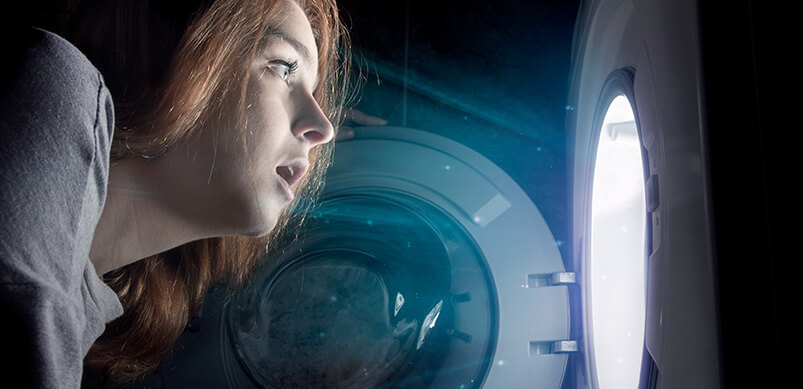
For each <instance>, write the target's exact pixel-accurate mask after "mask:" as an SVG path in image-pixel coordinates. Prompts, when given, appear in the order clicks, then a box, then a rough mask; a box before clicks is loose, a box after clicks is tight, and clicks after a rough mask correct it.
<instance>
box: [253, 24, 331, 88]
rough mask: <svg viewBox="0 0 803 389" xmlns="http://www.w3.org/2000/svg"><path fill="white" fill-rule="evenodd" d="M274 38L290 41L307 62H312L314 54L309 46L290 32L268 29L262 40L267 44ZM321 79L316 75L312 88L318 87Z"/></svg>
mask: <svg viewBox="0 0 803 389" xmlns="http://www.w3.org/2000/svg"><path fill="white" fill-rule="evenodd" d="M274 39H278V40H282V41H285V42H287V43H289V44H290V46H293V48H294V49H296V51H297V52H298V53H299V54H301V57H302V59H303V60H304V62H306V63H311V62H312V60H311V58H312V56H311V55H310V52H309V50H308V49H307V46H304V45H303V44H302V43H301V42H299V41H298V40H296V38H293V37H292V36H291V35H290V34H288V33H286V32H284V31H281V30H271V31H268V32H266V33H265V36H264V37H263V38H262V41H263V44H267V43H268V41H271V40H274ZM319 80H320V79H319V77H315V85H313V88H312V90H313V91H315V90H316V89H318V81H319Z"/></svg>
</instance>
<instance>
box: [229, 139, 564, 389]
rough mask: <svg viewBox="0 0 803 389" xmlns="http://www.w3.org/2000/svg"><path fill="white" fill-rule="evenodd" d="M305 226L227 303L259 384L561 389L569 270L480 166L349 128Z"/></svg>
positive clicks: (530, 212)
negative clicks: (350, 132) (351, 135)
mask: <svg viewBox="0 0 803 389" xmlns="http://www.w3.org/2000/svg"><path fill="white" fill-rule="evenodd" d="M307 221H308V222H307V224H306V226H305V227H304V230H303V232H302V233H301V234H300V236H301V238H300V239H299V240H298V241H297V242H296V243H295V245H294V246H292V247H290V248H288V249H287V250H286V251H285V255H284V256H282V257H281V258H278V259H272V261H271V262H270V263H269V264H268V265H266V266H264V267H263V268H261V269H260V270H259V272H258V274H257V276H256V278H255V279H256V281H255V282H253V283H252V284H251V285H250V286H249V287H248V288H247V290H246V291H245V292H244V293H242V294H241V295H240V296H239V297H237V299H236V300H235V301H233V302H232V304H230V305H229V309H228V319H227V322H228V324H227V325H228V329H229V336H230V338H231V341H232V342H233V344H234V345H235V349H236V353H237V358H238V360H239V362H240V364H241V365H242V366H244V367H245V370H246V371H247V372H248V375H249V376H250V377H251V379H252V380H253V381H254V382H255V383H257V384H258V385H260V386H263V387H279V386H281V385H285V386H286V385H290V386H292V387H327V388H333V387H360V388H362V387H393V388H424V387H427V388H478V387H487V388H525V387H526V388H559V387H561V384H562V382H563V377H564V373H565V370H566V364H567V355H566V353H567V352H571V351H573V350H574V346H575V345H576V343H573V342H570V341H569V340H570V339H569V322H570V317H569V298H568V293H567V284H570V283H571V279H570V275H567V274H566V273H564V265H563V262H562V260H561V257H560V254H559V251H558V247H557V244H556V242H555V240H554V238H553V236H552V234H551V232H550V230H549V228H548V226H547V225H546V223H545V222H544V219H543V218H542V216H541V214H540V213H539V211H538V209H537V208H536V207H535V206H534V205H533V203H532V201H530V199H529V198H528V197H527V195H526V194H525V193H524V191H523V190H522V189H521V188H520V187H519V186H518V185H517V184H516V183H515V182H514V181H513V180H512V179H511V178H510V177H509V176H507V175H506V174H505V173H504V172H503V171H502V170H500V169H499V168H498V167H496V166H495V165H494V164H493V163H491V162H490V161H489V160H487V159H485V158H484V157H482V156H481V155H479V154H478V153H476V152H474V151H472V150H470V149H468V148H466V147H464V146H462V145H460V144H458V143H456V142H453V141H451V140H448V139H446V138H443V137H440V136H437V135H434V134H431V133H426V132H422V131H417V130H413V129H409V128H395V127H375V128H358V129H357V130H356V134H355V138H354V139H352V140H349V141H348V142H342V143H340V144H338V146H337V152H336V154H335V159H334V163H333V165H332V166H331V168H330V170H329V172H328V174H327V181H326V188H325V190H324V193H323V195H322V198H321V200H320V202H319V204H318V206H317V207H316V208H315V210H314V211H313V212H312V213H311V214H310V215H308V218H307Z"/></svg>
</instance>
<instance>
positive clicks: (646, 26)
mask: <svg viewBox="0 0 803 389" xmlns="http://www.w3.org/2000/svg"><path fill="white" fill-rule="evenodd" d="M696 11H697V7H696V2H695V1H674V0H672V1H670V0H660V1H635V0H596V1H585V2H583V4H582V6H581V9H580V13H579V14H578V18H577V24H576V29H575V35H574V43H573V46H574V48H573V57H572V80H571V89H570V103H569V106H568V116H567V126H568V128H567V135H568V139H569V141H568V143H569V151H570V155H571V157H570V159H571V161H570V166H571V170H570V175H571V177H570V182H572V193H573V200H572V204H571V209H572V212H573V217H572V233H573V238H572V257H573V258H572V266H573V267H574V268H575V269H578V272H579V274H581V276H580V277H578V278H579V280H580V281H579V284H580V285H579V286H580V288H581V290H582V293H581V295H582V309H581V312H580V314H581V315H582V323H583V333H584V334H585V336H584V337H583V344H582V349H583V350H584V363H585V373H584V374H583V376H582V377H578V382H582V383H585V385H587V386H588V387H591V388H603V389H604V388H617V389H618V388H652V387H662V388H717V387H719V355H718V346H717V339H718V333H717V314H716V295H715V288H714V285H715V274H714V273H713V272H714V270H713V269H714V268H715V264H714V259H713V255H712V252H711V246H712V244H711V215H710V213H709V210H710V205H709V203H708V194H707V192H706V188H708V187H709V186H710V181H709V178H708V176H707V173H706V167H705V147H704V146H705V145H704V144H703V140H704V139H705V133H704V129H703V127H702V126H701V123H702V121H701V117H700V107H701V104H702V101H703V100H702V97H701V95H700V93H701V92H700V88H699V80H700V78H701V77H700V69H701V68H700V61H699V37H698V35H697V31H698V28H697V18H696Z"/></svg>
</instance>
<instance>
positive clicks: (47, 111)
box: [0, 28, 114, 288]
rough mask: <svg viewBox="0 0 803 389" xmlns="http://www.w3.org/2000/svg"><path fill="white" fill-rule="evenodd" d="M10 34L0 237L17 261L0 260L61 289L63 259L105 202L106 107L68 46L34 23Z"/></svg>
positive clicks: (67, 266)
mask: <svg viewBox="0 0 803 389" xmlns="http://www.w3.org/2000/svg"><path fill="white" fill-rule="evenodd" d="M18 38H19V39H18V40H17V41H16V43H15V44H14V45H13V46H14V47H13V48H12V50H11V51H12V55H11V56H9V57H7V58H8V60H7V61H6V65H7V66H8V69H7V70H8V71H7V72H2V76H1V77H2V78H3V79H2V84H3V85H0V219H1V220H0V221H2V224H3V225H4V226H5V227H6V228H2V229H0V233H2V236H1V237H0V239H2V240H5V241H6V242H14V244H13V246H9V245H6V246H3V247H2V248H3V249H4V250H5V249H8V250H14V251H18V252H17V253H16V254H18V255H17V256H16V257H17V258H20V259H24V260H23V261H22V262H24V263H20V262H16V263H14V262H9V259H8V258H5V259H3V260H2V261H0V262H3V263H2V265H4V266H3V267H8V266H16V267H17V268H16V270H17V271H19V272H20V273H18V275H19V276H23V273H24V274H26V275H27V276H34V275H35V276H39V277H41V276H47V275H49V276H50V277H53V278H54V279H52V280H49V281H55V282H57V283H58V284H61V285H62V286H65V287H67V288H70V287H73V286H74V285H72V283H73V282H75V280H76V279H77V280H80V278H75V277H76V276H78V274H76V272H80V271H81V269H80V265H79V266H76V262H72V261H70V260H69V257H70V256H78V257H81V256H83V255H85V254H88V248H89V243H90V242H91V239H92V236H93V232H94V226H95V224H96V223H97V218H98V217H99V214H100V211H101V210H102V207H103V203H104V201H105V191H106V182H107V178H108V163H109V150H110V143H111V138H112V134H113V128H114V107H113V104H112V100H111V95H110V94H109V92H108V89H107V88H106V87H105V85H104V83H103V78H102V77H101V75H100V73H99V72H98V70H97V69H96V68H95V67H94V66H93V65H92V64H91V63H90V62H89V61H88V60H87V59H86V57H85V56H84V55H83V54H82V53H81V52H80V51H79V50H78V49H77V48H75V47H74V46H73V45H72V44H70V43H69V42H67V41H66V40H64V39H63V38H61V37H59V36H57V35H55V34H53V33H50V32H47V31H45V30H41V29H36V28H28V29H25V30H23V31H20V35H19V37H18ZM45 236H47V237H48V238H47V239H44V237H45ZM84 251H86V253H84ZM2 254H5V255H12V253H9V252H5V251H4V252H3V253H2ZM65 257H67V258H66V259H67V260H65ZM45 258H47V259H45ZM6 270H10V269H8V268H7V269H6ZM6 275H9V273H8V272H6V273H5V274H4V276H6Z"/></svg>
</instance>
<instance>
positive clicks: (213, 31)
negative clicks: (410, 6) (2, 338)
mask: <svg viewBox="0 0 803 389" xmlns="http://www.w3.org/2000/svg"><path fill="white" fill-rule="evenodd" d="M73 25H74V26H75V27H73V28H72V29H71V32H70V33H69V36H70V37H71V40H72V42H73V43H74V44H75V46H77V47H78V48H79V49H80V50H81V52H83V54H85V55H86V58H84V57H83V55H82V54H81V53H80V52H78V51H77V50H75V48H74V47H72V46H71V45H70V44H68V43H67V42H64V41H62V40H60V38H58V37H56V36H55V35H53V34H49V33H46V32H44V31H41V30H36V31H33V32H29V35H30V36H28V37H27V38H25V39H22V40H21V41H22V42H23V44H21V45H20V46H21V49H20V50H21V52H22V54H21V55H20V58H21V60H20V62H19V63H20V66H19V68H20V69H23V70H21V71H19V72H18V73H14V74H18V77H17V78H14V79H11V81H9V85H10V87H9V88H6V89H5V90H4V92H3V95H2V100H1V101H0V106H2V109H3V111H2V113H3V116H2V117H3V119H2V126H3V128H2V130H3V133H4V135H3V139H2V140H3V144H6V146H5V147H4V148H3V149H2V150H0V152H2V154H0V155H3V157H2V158H3V159H2V160H0V162H2V163H3V164H2V165H0V167H2V168H3V170H2V173H1V174H2V181H0V187H2V189H0V205H2V207H3V209H4V211H3V213H2V215H1V216H2V222H3V223H2V224H3V226H4V230H3V231H2V232H3V237H4V240H3V245H2V247H0V249H2V252H0V255H2V259H0V260H2V273H0V274H2V280H0V281H1V282H2V288H0V292H2V295H1V296H0V297H2V298H0V304H2V305H1V306H0V308H2V309H3V310H4V311H5V312H10V313H11V314H10V315H9V316H8V317H11V318H12V320H8V321H7V322H6V323H5V324H4V326H7V327H8V329H9V330H12V331H17V333H21V334H20V336H19V337H18V339H19V342H20V344H19V345H18V346H17V350H16V351H19V353H20V355H22V356H21V357H20V358H18V359H17V361H16V364H15V365H13V366H11V370H10V371H11V372H12V374H14V375H16V376H20V375H21V374H23V373H22V372H25V375H24V376H21V377H22V378H23V379H24V380H25V381H26V383H27V384H28V385H30V386H36V387H65V386H67V387H69V386H77V384H78V383H79V382H80V378H81V371H82V366H81V358H82V357H84V356H86V358H85V361H84V362H85V364H86V365H87V366H88V367H93V368H100V369H102V370H103V371H104V372H106V373H107V374H108V375H109V376H110V377H111V378H113V379H114V380H116V381H118V382H125V381H130V380H133V379H135V378H137V377H139V376H141V375H143V374H145V373H147V372H149V371H150V370H152V369H153V368H154V367H155V366H157V364H158V362H159V360H160V359H161V358H162V356H163V355H164V354H165V353H166V352H167V351H168V350H169V349H170V347H171V345H172V344H173V343H174V341H175V340H176V339H177V338H178V336H179V335H180V334H181V332H182V331H183V329H184V328H185V325H186V322H187V319H188V318H189V316H190V315H191V313H192V312H193V311H194V310H195V309H196V308H197V307H198V306H199V304H200V303H201V300H202V298H203V296H204V294H205V292H206V290H207V289H208V288H209V287H210V286H211V285H212V284H214V283H216V282H218V281H226V282H228V285H230V286H235V287H236V286H238V285H241V284H242V283H243V282H244V281H245V280H246V278H247V277H248V275H249V273H250V272H251V270H252V269H253V268H254V267H255V266H256V265H257V264H258V262H259V259H260V258H262V257H263V254H264V251H265V248H266V247H267V246H270V247H275V246H277V245H275V244H273V243H275V242H277V241H279V240H281V239H284V238H285V237H292V230H288V229H286V228H285V227H287V226H291V227H292V226H296V225H298V224H299V223H301V222H302V221H303V214H304V212H303V210H304V209H305V208H306V207H309V206H311V204H312V201H311V200H314V199H315V198H316V196H317V194H318V192H319V190H320V189H321V186H322V185H321V184H322V176H323V173H324V171H325V169H326V167H327V165H328V163H329V160H330V157H331V153H332V146H333V145H332V142H331V140H332V139H333V137H334V136H335V134H334V133H335V130H334V127H333V125H332V124H331V123H332V122H335V123H338V122H339V119H340V118H341V107H342V103H343V99H344V97H345V92H346V90H347V89H346V86H347V82H346V80H345V77H346V76H347V74H348V72H349V65H348V61H347V59H348V58H349V53H348V49H349V44H348V39H347V35H346V33H345V31H344V29H343V26H342V25H341V23H340V21H339V19H338V13H337V8H336V6H335V4H334V1H333V0H216V1H201V0H196V1H192V0H184V1H174V2H170V4H169V5H165V4H164V2H157V1H154V2H148V1H132V0H115V1H109V0H98V1H88V2H86V1H85V4H82V5H81V8H79V10H78V11H77V13H76V17H75V23H74V24H73ZM87 58H88V59H89V61H91V64H90V63H89V61H87ZM92 65H95V66H96V67H97V68H98V70H99V73H97V70H95V69H94V67H93V66H92ZM12 73H13V72H12ZM100 74H102V77H101V76H100ZM51 75H52V77H51ZM49 77H50V78H49ZM107 86H108V89H107ZM31 90H34V91H41V93H39V94H35V95H36V96H35V98H31V99H28V100H26V95H27V94H31V93H32V92H30V91H31ZM109 92H110V93H111V96H113V97H114V105H113V106H112V103H111V102H112V100H111V97H110V96H109ZM20 107H22V108H23V109H19V108H20ZM42 118H44V119H42ZM364 119H365V120H364V121H365V122H366V124H369V123H372V124H380V123H378V122H379V121H381V120H380V119H376V118H372V117H368V118H364ZM19 128H22V129H24V130H25V133H24V134H25V136H28V137H29V138H30V139H32V140H31V141H30V142H28V141H21V140H19V137H20V134H19V133H20V130H19ZM60 128H66V129H68V130H69V131H68V132H65V133H63V134H62V133H61V132H58V131H60V130H59V129H60ZM12 131H16V132H17V134H15V135H14V136H11V135H5V134H9V133H12ZM70 134H72V135H74V136H75V139H73V138H66V140H65V139H64V138H62V136H68V135H70ZM23 138H24V137H23ZM59 142H61V143H59ZM31 145H34V146H36V147H33V146H31ZM30 166H35V167H36V169H35V170H34V171H33V174H30V173H32V171H31V170H26V169H28V168H27V167H30ZM107 177H108V180H107ZM12 185H14V188H12ZM107 186H108V187H107ZM101 209H102V213H100V210H101ZM291 211H296V212H291ZM37 229H39V230H37ZM20 231H27V232H28V234H24V233H22V232H20ZM32 231H36V233H34V234H33V235H34V236H35V235H37V234H38V233H39V232H41V233H42V234H48V235H49V236H50V237H52V238H53V239H49V240H46V241H44V242H39V241H37V240H36V239H35V238H31V232H32ZM6 237H10V238H9V239H8V240H6V239H5V238H6ZM7 242H15V244H13V245H12V244H8V243H7ZM90 242H91V245H90ZM107 272H108V273H107ZM97 274H105V276H104V279H105V281H106V284H107V285H108V286H107V285H105V284H103V283H101V282H100V281H99V279H98V277H97ZM109 287H110V288H109ZM115 293H116V295H115ZM105 323H108V325H106V326H105V332H104V328H103V327H104V324H105ZM101 333H102V336H100V335H101ZM98 336H100V338H99V339H97V338H98ZM95 339H97V341H96V342H95ZM93 342H94V344H93ZM90 345H91V349H90V348H89V346H90ZM11 351H12V353H13V352H14V351H15V350H14V349H13V348H12V350H11ZM6 377H8V375H6Z"/></svg>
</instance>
